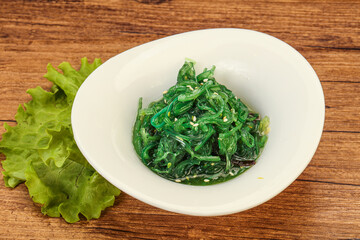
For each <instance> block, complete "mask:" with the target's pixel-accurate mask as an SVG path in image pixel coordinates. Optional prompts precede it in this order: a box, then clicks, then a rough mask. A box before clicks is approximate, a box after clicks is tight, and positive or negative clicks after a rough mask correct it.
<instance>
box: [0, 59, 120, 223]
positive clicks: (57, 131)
mask: <svg viewBox="0 0 360 240" xmlns="http://www.w3.org/2000/svg"><path fill="white" fill-rule="evenodd" d="M100 65H101V60H100V59H95V60H94V62H93V63H92V64H89V63H88V61H87V59H86V58H83V59H81V67H80V70H79V71H76V70H75V69H74V68H73V67H72V66H71V65H70V64H69V63H68V62H63V63H61V64H60V65H59V69H61V70H62V72H63V74H61V73H59V72H58V71H57V70H56V69H55V68H54V67H53V66H52V65H51V64H48V66H47V73H46V74H45V77H46V78H47V79H48V80H49V81H51V82H53V84H54V85H53V86H52V88H51V90H50V91H45V90H44V89H42V88H41V87H36V88H33V89H29V90H28V91H27V92H28V93H29V94H30V95H31V96H32V100H31V101H29V102H28V103H25V104H24V105H23V106H22V105H20V106H19V108H18V111H17V114H16V115H15V120H16V122H17V125H16V126H14V127H10V126H9V125H7V124H4V127H5V129H6V132H5V133H4V134H3V135H2V140H1V141H0V152H2V153H3V154H4V155H5V156H6V160H4V161H3V162H2V166H3V168H4V170H5V171H4V172H3V175H4V181H5V185H6V186H7V187H12V188H14V187H16V186H17V185H18V184H20V183H21V182H24V181H25V184H26V186H27V187H28V190H29V193H30V196H31V197H32V199H33V201H34V202H36V203H40V204H41V205H42V209H41V211H42V213H43V214H46V215H48V216H51V217H60V216H62V217H63V218H64V219H65V220H66V221H67V222H70V223H72V222H76V221H79V214H82V215H83V216H85V217H86V218H87V219H92V218H99V217H100V214H101V211H102V210H104V209H105V208H106V207H109V206H112V205H113V204H114V200H115V196H118V195H119V194H120V191H119V190H118V189H117V188H115V187H114V186H113V185H111V184H110V183H108V182H107V181H106V180H105V179H104V178H102V177H101V176H100V175H99V174H98V173H97V172H96V171H95V170H94V169H93V168H92V167H91V165H90V164H89V163H88V162H87V161H86V159H85V158H84V156H83V155H82V154H81V152H80V150H79V149H78V147H77V145H76V143H75V141H74V138H73V134H72V129H71V107H72V104H73V101H74V98H75V95H76V92H77V90H78V89H79V87H80V86H81V84H82V83H83V82H84V80H85V79H86V78H87V76H88V75H89V74H90V73H91V72H93V71H94V70H95V69H96V68H97V67H98V66H100Z"/></svg>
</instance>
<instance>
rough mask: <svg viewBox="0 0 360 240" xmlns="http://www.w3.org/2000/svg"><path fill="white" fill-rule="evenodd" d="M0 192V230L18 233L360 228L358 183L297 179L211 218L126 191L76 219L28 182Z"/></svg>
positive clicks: (305, 235) (142, 235) (278, 235)
mask: <svg viewBox="0 0 360 240" xmlns="http://www.w3.org/2000/svg"><path fill="white" fill-rule="evenodd" d="M1 181H2V180H1ZM0 194H1V195H2V196H3V197H2V198H1V199H0V206H2V207H1V208H2V214H0V221H1V223H2V224H1V225H0V232H1V233H2V236H11V238H16V239H28V238H29V236H31V237H32V238H34V239H48V238H56V239H69V238H72V239H83V238H85V237H86V239H99V238H100V239H113V238H134V239H159V238H164V237H165V236H166V237H167V238H172V239H184V238H185V239H200V238H202V239H237V238H238V237H239V236H246V237H247V238H249V239H252V238H253V239H294V238H296V239H340V238H342V239H344V238H347V239H350V238H356V237H358V236H359V234H360V228H359V227H358V226H359V224H360V218H359V214H358V213H359V211H360V204H359V199H360V188H359V187H355V186H346V185H345V186H343V185H334V184H326V183H316V182H301V181H296V182H294V183H293V184H292V185H291V186H290V187H288V188H287V189H286V190H285V191H284V192H282V193H281V194H280V195H278V196H277V197H275V198H273V199H272V200H270V201H268V202H266V203H265V204H262V205H260V206H258V207H256V208H253V209H250V210H248V211H245V212H241V213H237V214H232V215H227V216H220V217H206V218H201V217H194V216H186V215H180V214H175V213H170V212H167V211H164V210H160V209H157V208H155V207H152V206H149V205H147V204H144V203H142V202H140V201H138V200H136V199H134V198H132V197H130V196H129V195H127V194H124V193H123V194H122V195H120V197H118V198H117V201H116V203H115V206H114V207H112V208H109V209H107V210H106V211H105V213H104V214H103V215H102V217H101V218H100V219H99V220H91V221H82V222H78V223H76V224H71V225H70V224H66V223H65V222H64V221H63V220H62V219H59V218H49V217H46V216H43V215H42V214H41V213H40V210H39V207H38V206H36V205H35V204H33V203H32V201H31V200H30V198H29V197H28V194H27V190H26V189H25V187H24V186H23V185H22V186H19V187H18V188H15V189H13V190H10V189H7V188H5V187H4V185H3V183H2V182H0ZM9 226H11V227H9ZM34 229H36V231H34Z"/></svg>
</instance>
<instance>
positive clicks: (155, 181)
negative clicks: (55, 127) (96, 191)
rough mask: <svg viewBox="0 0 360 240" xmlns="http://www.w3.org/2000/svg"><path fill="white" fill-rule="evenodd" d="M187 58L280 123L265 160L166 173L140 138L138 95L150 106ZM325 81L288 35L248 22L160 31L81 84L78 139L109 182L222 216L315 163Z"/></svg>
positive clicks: (265, 196) (75, 112)
mask: <svg viewBox="0 0 360 240" xmlns="http://www.w3.org/2000/svg"><path fill="white" fill-rule="evenodd" d="M185 58H190V59H193V60H195V61H196V62H197V64H196V69H197V71H198V72H199V71H201V70H202V69H203V68H204V67H211V66H212V65H215V66H216V71H215V77H216V79H217V81H218V82H220V83H221V84H224V85H226V86H227V87H228V88H229V89H230V90H232V91H233V92H234V94H235V95H236V96H238V97H239V98H241V99H242V100H243V101H245V102H246V103H248V104H249V105H250V106H251V107H252V108H253V109H254V110H256V111H258V112H259V113H260V114H261V115H262V116H265V115H267V116H269V117H270V122H271V123H270V126H271V132H270V134H269V135H268V136H269V140H268V142H267V145H266V146H265V149H264V151H263V153H262V155H261V157H260V158H259V159H258V162H257V163H256V165H255V166H253V167H252V168H251V169H250V170H248V171H246V172H245V173H244V174H242V175H240V176H239V177H237V178H235V179H233V180H230V181H228V182H225V183H221V184H216V185H211V186H190V185H184V184H180V183H175V182H171V181H169V180H166V179H164V178H162V177H159V176H158V175H156V174H155V173H153V172H152V171H151V170H149V169H148V168H147V167H146V166H144V165H143V163H142V162H141V161H140V160H139V158H138V156H137V155H136V153H135V150H134V148H133V145H132V128H133V124H134V121H135V117H136V111H137V104H138V99H139V98H140V97H143V99H144V104H143V105H144V106H147V104H148V103H150V102H151V101H154V100H158V99H159V98H160V97H161V96H162V92H163V91H164V90H166V89H168V88H169V87H170V86H172V85H174V84H175V82H176V78H177V74H178V70H179V69H180V67H181V66H182V64H183V63H184V60H185ZM324 113H325V104H324V95H323V91H322V88H321V84H320V81H319V79H318V77H317V75H316V73H315V71H314V70H313V68H312V67H311V66H310V64H309V63H308V62H307V61H306V60H305V58H304V57H303V56H302V55H301V54H300V53H299V52H297V51H296V50H295V49H294V48H292V47H291V46H289V45H288V44H286V43H285V42H283V41H281V40H279V39H277V38H275V37H272V36H269V35H267V34H264V33H260V32H256V31H251V30H244V29H207V30H199V31H193V32H187V33H182V34H178V35H174V36H170V37H165V38H162V39H159V40H156V41H152V42H149V43H146V44H143V45H141V46H138V47H135V48H132V49H130V50H127V51H125V52H123V53H120V54H118V55H116V56H114V57H113V58H111V59H109V60H108V61H106V62H105V63H104V64H103V65H101V66H100V67H99V68H98V69H96V70H95V71H94V72H93V73H92V74H91V75H90V76H89V77H88V78H87V79H86V81H85V82H84V83H83V85H82V86H81V87H80V89H79V91H78V93H77V95H76V98H75V101H74V105H73V108H72V119H71V120H72V127H73V132H74V137H75V140H76V143H77V144H78V146H79V148H80V150H81V152H82V153H83V154H84V156H85V157H86V159H87V160H88V161H89V163H90V164H91V165H92V166H93V167H94V168H95V169H96V170H97V171H98V172H99V173H100V174H101V175H102V176H103V177H104V178H106V179H107V180H108V181H109V182H110V183H112V184H113V185H115V186H116V187H118V188H119V189H120V190H122V191H124V192H125V193H127V194H129V195H131V196H133V197H135V198H137V199H139V200H141V201H143V202H145V203H148V204H150V205H153V206H156V207H159V208H162V209H165V210H168V211H173V212H177V213H183V214H190V215H200V216H214V215H224V214H230V213H235V212H239V211H243V210H246V209H249V208H252V207H255V206H257V205H259V204H261V203H263V202H265V201H267V200H269V199H271V198H272V197H274V196H276V195H277V194H279V193H280V192H281V191H283V190H284V189H285V188H286V187H287V186H289V185H290V184H291V183H292V182H293V181H294V180H295V179H296V178H297V177H298V176H299V175H300V174H301V172H302V171H303V170H304V169H305V168H306V166H307V165H308V163H309V162H310V160H311V158H312V156H313V155H314V153H315V151H316V148H317V146H318V143H319V140H320V137H321V134H322V129H323V124H324Z"/></svg>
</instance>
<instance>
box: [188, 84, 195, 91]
mask: <svg viewBox="0 0 360 240" xmlns="http://www.w3.org/2000/svg"><path fill="white" fill-rule="evenodd" d="M186 87H188V88H189V89H190V90H191V91H194V89H193V88H192V87H191V86H190V85H187V86H186Z"/></svg>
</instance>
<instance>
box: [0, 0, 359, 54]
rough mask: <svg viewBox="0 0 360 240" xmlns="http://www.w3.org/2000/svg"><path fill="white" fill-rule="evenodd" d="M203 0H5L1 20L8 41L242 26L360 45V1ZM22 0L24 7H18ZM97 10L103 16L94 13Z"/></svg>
mask: <svg viewBox="0 0 360 240" xmlns="http://www.w3.org/2000/svg"><path fill="white" fill-rule="evenodd" d="M202 2H203V3H206V4H201V1H200V2H198V1H192V0H178V1H175V0H174V1H168V2H165V3H163V4H160V5H152V4H141V3H138V2H136V1H115V2H114V1H109V2H108V3H101V4H99V3H97V2H96V1H92V2H90V1H87V2H82V3H79V2H68V3H67V4H63V3H62V2H61V1H60V2H49V3H44V2H32V1H31V2H21V1H7V2H6V1H3V3H2V7H1V8H0V9H1V12H0V13H1V14H0V16H1V17H0V25H1V26H2V31H1V32H2V35H3V36H5V38H6V39H8V42H10V41H11V39H14V40H15V42H17V41H19V40H20V41H22V40H23V39H24V38H23V37H22V36H24V35H26V36H28V37H27V38H26V39H29V40H33V39H43V40H46V41H48V42H69V41H79V40H81V41H83V40H86V39H92V40H93V41H94V40H98V41H99V40H100V39H101V41H104V40H114V38H116V37H118V35H119V33H123V32H128V33H129V32H133V33H155V34H157V35H162V36H167V35H171V34H175V33H180V32H184V31H189V30H195V29H203V28H215V27H237V28H251V29H254V30H258V31H263V32H266V33H270V34H272V35H274V36H275V37H279V38H280V39H283V40H285V41H286V42H288V43H289V44H291V45H293V46H295V47H296V46H298V45H299V44H301V45H303V46H304V45H305V46H326V47H343V48H359V45H358V43H359V40H360V34H359V22H360V21H359V20H360V7H359V6H360V5H359V2H357V3H354V2H340V1H337V2H335V1H333V2H305V3H302V2H296V1H293V2H282V3H278V2H268V1H264V2H262V3H258V2H253V1H242V2H238V1H236V2H235V1H231V0H221V1H209V2H206V1H202ZM19 3H20V4H21V6H22V7H21V8H17V6H18V5H19ZM339 3H341V4H339ZM349 9H351V11H349ZM94 14H96V15H97V16H99V17H97V18H94V17H93V16H94ZM35 16H36V17H35ZM100 16H101V17H100ZM75 19H76V20H75ZM59 36H61V38H59ZM17 39H19V40H17Z"/></svg>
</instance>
